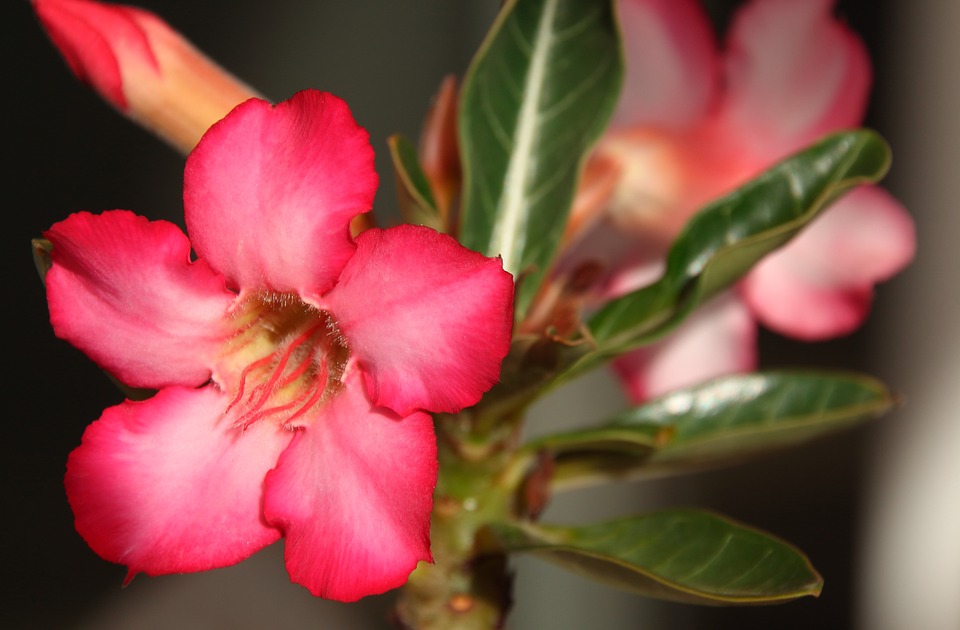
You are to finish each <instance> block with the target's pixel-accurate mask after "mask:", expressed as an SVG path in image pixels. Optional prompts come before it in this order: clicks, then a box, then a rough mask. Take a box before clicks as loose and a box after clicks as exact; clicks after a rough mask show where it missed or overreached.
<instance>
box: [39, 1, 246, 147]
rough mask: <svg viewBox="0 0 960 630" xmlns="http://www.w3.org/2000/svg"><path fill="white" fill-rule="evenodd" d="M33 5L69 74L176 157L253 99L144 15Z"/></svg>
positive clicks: (81, 4) (113, 8)
mask: <svg viewBox="0 0 960 630" xmlns="http://www.w3.org/2000/svg"><path fill="white" fill-rule="evenodd" d="M33 6H34V9H35V10H36V12H37V16H38V17H39V18H40V22H41V23H42V24H43V27H44V28H45V29H46V31H47V34H48V35H49V36H50V39H51V40H53V43H54V44H55V45H56V46H57V48H58V49H59V50H60V53H61V54H62V55H63V56H64V58H65V59H66V61H67V64H68V65H69V66H70V68H71V69H72V70H73V72H74V73H75V74H76V75H77V77H79V78H80V79H81V80H82V81H84V82H85V83H88V84H89V85H91V86H92V87H93V88H94V89H96V90H97V92H99V93H100V95H101V96H102V97H103V98H105V99H106V100H107V101H108V102H109V103H110V104H111V105H113V106H114V107H116V108H117V109H118V110H120V111H121V112H123V113H124V114H126V115H127V116H129V117H130V118H132V119H133V120H135V121H137V122H138V123H140V124H142V125H143V126H144V127H146V128H148V129H149V130H151V131H152V132H154V133H155V134H157V135H158V136H160V137H161V138H162V139H163V140H165V141H167V142H169V143H170V144H172V145H173V146H174V147H176V148H177V149H179V150H181V151H182V152H184V153H188V152H189V151H190V150H191V149H193V147H194V146H196V144H197V142H198V141H199V140H200V136H202V135H203V133H204V132H205V131H206V130H207V129H208V128H209V127H210V125H212V124H213V123H215V122H217V121H218V120H220V119H221V118H223V117H224V116H225V115H226V114H227V112H229V111H230V110H231V109H233V108H234V107H235V106H236V105H238V104H239V103H242V102H243V101H245V100H247V99H248V98H251V97H254V96H257V94H256V93H255V92H254V91H253V90H252V89H250V88H249V87H247V86H246V85H244V84H243V83H241V82H240V81H238V80H237V79H236V78H234V77H232V76H231V75H230V74H228V73H227V72H226V71H224V70H223V69H222V68H220V67H219V66H217V65H216V64H215V63H213V62H212V61H211V60H210V59H209V58H207V57H206V56H204V55H203V53H201V52H200V51H199V50H197V49H196V48H195V47H194V46H193V45H191V44H190V42H188V41H187V40H186V39H184V38H183V37H182V36H181V35H180V34H179V33H177V32H176V31H174V30H173V29H172V28H170V27H169V26H168V25H167V24H166V23H165V22H164V21H163V20H161V19H160V18H158V17H157V16H156V15H154V14H152V13H149V12H147V11H143V10H141V9H136V8H133V7H127V6H121V5H107V4H101V3H98V2H91V1H89V0H33Z"/></svg>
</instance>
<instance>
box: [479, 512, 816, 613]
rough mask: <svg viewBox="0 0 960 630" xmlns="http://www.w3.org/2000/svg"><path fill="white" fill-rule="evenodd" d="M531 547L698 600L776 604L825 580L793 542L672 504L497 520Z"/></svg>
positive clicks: (588, 570) (500, 535)
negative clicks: (577, 519) (637, 512)
mask: <svg viewBox="0 0 960 630" xmlns="http://www.w3.org/2000/svg"><path fill="white" fill-rule="evenodd" d="M490 533H491V534H492V535H493V537H494V539H495V540H496V541H497V542H498V543H499V544H500V545H502V547H503V548H505V549H506V550H508V551H522V552H529V553H532V554H534V555H536V556H538V557H541V558H543V559H544V560H548V561H550V562H553V563H555V564H558V565H560V566H563V567H565V568H567V569H571V570H573V571H576V572H578V573H581V574H584V575H586V576H588V577H591V578H593V579H595V580H598V581H601V582H604V583H607V584H610V585H612V586H617V587H620V588H623V589H626V590H628V591H632V592H635V593H638V594H640V595H646V596H649V597H656V598H659V599H668V600H673V601H679V602H686V603H694V604H714V605H716V604H773V603H779V602H783V601H788V600H791V599H796V598H799V597H804V596H807V595H813V596H817V595H819V594H820V589H821V588H822V586H823V580H822V579H821V577H820V576H819V574H817V572H816V570H815V569H814V568H813V567H812V566H811V565H810V562H809V561H808V560H807V558H806V557H805V556H804V555H803V554H802V553H800V552H799V551H798V550H797V549H795V548H794V547H792V546H790V545H789V544H787V543H785V542H783V541H780V540H778V539H776V538H773V537H771V536H769V535H768V534H765V533H763V532H760V531H758V530H756V529H752V528H750V527H746V526H744V525H740V524H738V523H735V522H733V521H730V520H728V519H726V518H723V517H720V516H718V515H715V514H711V513H707V512H701V511H696V510H668V511H663V512H657V513H654V514H647V515H643V516H636V517H632V518H626V519H621V520H616V521H610V522H607V523H600V524H597V525H589V526H586V527H554V526H547V525H536V524H523V525H510V524H496V525H492V526H490Z"/></svg>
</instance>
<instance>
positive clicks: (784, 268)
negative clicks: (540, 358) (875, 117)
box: [562, 0, 914, 400]
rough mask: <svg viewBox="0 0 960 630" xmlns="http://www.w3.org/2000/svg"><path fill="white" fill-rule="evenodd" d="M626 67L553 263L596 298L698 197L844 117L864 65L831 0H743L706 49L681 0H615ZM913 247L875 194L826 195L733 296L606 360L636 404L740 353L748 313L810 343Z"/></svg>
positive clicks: (750, 358)
mask: <svg viewBox="0 0 960 630" xmlns="http://www.w3.org/2000/svg"><path fill="white" fill-rule="evenodd" d="M618 8H619V11H620V17H621V22H622V27H623V31H624V47H625V54H626V64H627V74H626V79H625V85H624V90H623V94H622V97H621V102H620V103H619V106H618V109H617V111H616V112H615V114H614V119H613V123H612V125H611V128H610V130H609V131H608V133H606V134H605V136H604V137H603V138H602V139H601V141H600V143H599V145H598V147H597V149H596V152H595V154H594V156H593V158H592V160H591V162H590V164H589V165H588V168H587V170H586V176H585V181H584V184H583V186H582V188H581V190H580V191H579V193H578V199H577V203H576V204H575V209H574V215H573V218H572V221H571V230H570V238H571V239H572V244H571V247H570V250H569V252H570V253H569V255H568V258H567V260H566V261H565V262H564V263H562V264H565V265H567V267H568V268H569V267H570V266H571V265H574V264H576V261H578V260H579V261H583V260H590V261H596V262H600V263H601V264H602V265H604V266H605V268H607V269H609V270H611V273H610V274H609V275H608V277H607V283H606V286H605V288H604V291H605V295H607V296H610V295H617V294H622V293H624V292H626V291H629V290H632V289H636V288H639V287H640V286H642V285H643V284H645V283H647V282H650V281H652V280H654V279H655V278H656V277H657V275H658V274H659V272H660V271H661V269H662V265H663V259H664V256H665V254H666V251H667V249H668V247H669V245H670V243H671V241H672V239H673V238H674V237H675V236H676V235H677V234H678V232H679V231H680V229H681V228H682V226H683V225H684V224H685V223H686V222H687V220H688V219H690V217H691V216H692V215H693V214H694V213H695V212H696V211H697V210H698V209H699V208H701V207H703V206H704V205H706V204H707V203H709V202H710V201H712V200H714V199H716V198H717V197H719V196H721V195H723V194H725V193H727V192H730V191H732V190H734V189H735V188H737V187H738V186H739V185H741V184H743V183H745V182H746V181H747V180H748V179H749V178H751V177H753V176H755V175H758V174H759V173H760V172H762V171H763V170H764V169H765V168H767V167H769V166H772V165H773V163H775V162H776V161H778V160H780V159H782V158H784V157H786V156H788V155H789V154H791V153H793V152H795V151H798V150H800V149H802V148H803V147H805V146H807V145H808V144H811V143H812V142H814V141H815V140H817V139H818V138H819V137H821V136H822V135H824V134H826V133H828V132H831V131H838V130H841V129H844V128H852V127H856V126H858V125H859V124H860V123H861V121H862V119H863V113H864V109H865V106H866V100H867V94H868V89H869V84H870V79H871V68H870V62H869V59H868V56H867V53H866V50H865V48H864V46H863V44H862V42H861V41H860V40H859V39H858V38H857V37H856V35H854V34H853V33H852V32H851V31H850V30H849V29H848V28H847V27H846V26H845V25H844V24H842V23H841V22H840V21H839V20H838V19H836V18H835V17H834V16H833V14H832V9H833V2H832V0H752V1H751V2H748V3H747V4H746V5H744V6H743V7H742V8H741V9H740V10H739V11H738V12H737V13H736V15H735V16H734V19H733V21H732V24H731V26H730V30H729V32H728V34H727V40H726V46H725V48H724V50H723V52H721V51H720V50H719V49H718V46H717V44H716V42H715V38H714V34H713V30H712V27H711V25H710V23H709V21H708V19H707V16H706V15H705V14H704V13H703V11H702V10H701V8H700V7H699V6H698V3H697V2H696V1H695V0H620V2H619V5H618ZM913 252H914V229H913V223H912V221H911V219H910V218H909V216H908V215H907V214H906V212H905V211H904V209H903V208H902V207H901V205H900V204H899V203H898V202H897V201H896V200H895V199H893V197H892V196H891V195H889V194H888V193H887V192H886V191H884V190H883V189H881V188H879V187H875V186H863V187H860V188H858V189H857V190H855V191H853V192H851V193H849V194H848V195H847V196H845V197H843V198H842V199H841V200H840V201H838V202H836V203H835V204H834V205H833V206H832V207H831V208H830V209H829V210H827V212H825V213H824V215H823V216H821V217H820V218H818V219H817V221H816V222H814V224H813V225H812V226H811V227H810V228H809V229H807V230H806V231H805V232H803V233H802V234H801V235H800V236H799V237H797V238H796V239H794V240H793V241H791V243H790V244H788V245H787V246H786V247H784V248H783V249H781V250H779V251H778V252H775V253H774V254H772V255H770V256H768V257H767V258H766V259H765V260H763V261H762V262H761V263H760V264H759V265H758V266H757V267H755V268H754V269H753V270H751V272H750V273H749V274H748V275H747V277H746V278H745V279H744V280H743V281H742V282H741V283H740V285H739V286H738V287H737V290H736V291H735V292H731V293H730V294H729V295H727V296H725V297H721V298H718V300H717V301H716V303H714V304H712V305H709V306H708V307H707V308H706V309H705V310H702V311H701V312H698V313H696V314H694V315H693V316H692V317H691V319H690V320H689V321H688V322H687V323H686V324H685V325H683V326H681V328H679V329H678V330H677V331H675V332H674V333H672V334H671V335H670V336H668V337H666V338H665V339H664V340H662V341H660V342H659V343H656V344H654V345H652V346H649V347H645V348H642V349H640V350H638V351H636V352H635V353H634V354H632V355H630V356H627V357H625V358H623V359H622V360H620V361H619V362H618V363H617V365H616V368H617V373H618V374H619V375H620V376H621V377H622V379H623V381H624V384H625V385H626V389H627V390H628V392H629V394H630V395H631V397H632V398H634V399H636V400H643V399H645V398H648V397H650V396H652V395H656V394H660V393H663V392H665V391H669V390H670V389H674V388H676V387H681V386H684V385H689V384H692V383H695V382H698V381H701V380H704V379H706V378H709V377H713V376H717V375H720V374H724V373H729V372H736V371H747V370H750V369H753V367H754V366H755V363H756V351H755V341H754V339H755V336H756V322H760V323H762V324H763V325H765V326H767V327H769V328H771V329H773V330H775V331H777V332H780V333H782V334H785V335H788V336H792V337H796V338H799V339H805V340H817V339H825V338H829V337H833V336H836V335H842V334H845V333H849V332H851V331H852V330H853V329H855V328H856V327H857V326H859V325H860V324H861V322H862V321H863V319H864V318H865V317H866V314H867V312H868V310H869V307H870V302H871V297H872V293H873V286H874V284H875V283H877V282H879V281H882V280H885V279H887V278H889V277H890V276H892V275H894V274H895V273H897V272H898V271H899V270H900V269H902V268H903V267H904V266H905V265H906V264H907V263H908V262H909V261H910V260H911V258H912V256H913Z"/></svg>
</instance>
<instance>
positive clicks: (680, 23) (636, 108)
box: [613, 0, 720, 128]
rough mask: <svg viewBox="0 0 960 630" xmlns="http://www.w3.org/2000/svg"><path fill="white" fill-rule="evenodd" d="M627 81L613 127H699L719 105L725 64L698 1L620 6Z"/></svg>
mask: <svg viewBox="0 0 960 630" xmlns="http://www.w3.org/2000/svg"><path fill="white" fill-rule="evenodd" d="M617 8H618V9H619V14H620V23H621V28H622V29H623V45H624V55H625V58H626V76H625V78H624V85H623V91H622V92H621V96H620V103H619V106H618V108H617V112H616V113H615V114H614V119H613V124H614V125H615V126H617V127H626V126H634V125H664V126H667V127H673V128H677V127H684V126H687V125H691V124H694V123H696V122H698V121H699V120H700V118H701V117H702V116H704V115H705V114H706V113H707V111H708V110H709V109H710V107H711V106H712V105H713V104H714V100H715V98H716V95H717V89H718V83H719V79H720V62H719V57H718V54H717V46H716V42H715V39H714V34H713V29H712V27H711V25H710V22H709V20H708V19H707V16H706V14H705V13H704V12H703V10H702V9H701V7H700V6H699V3H698V2H697V1H696V0H620V1H619V2H618V3H617Z"/></svg>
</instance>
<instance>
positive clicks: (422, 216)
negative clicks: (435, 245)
mask: <svg viewBox="0 0 960 630" xmlns="http://www.w3.org/2000/svg"><path fill="white" fill-rule="evenodd" d="M387 146H389V147H390V159H391V160H393V170H394V174H395V176H396V181H397V197H398V199H399V203H400V212H401V213H402V214H403V218H404V221H405V222H406V223H412V224H415V225H426V226H428V227H432V228H433V229H435V230H437V231H440V232H443V231H444V230H445V229H446V226H445V225H444V221H443V219H442V217H441V216H440V213H439V211H438V210H437V204H436V202H435V201H434V199H433V192H432V191H431V190H430V182H429V181H427V177H426V175H425V174H424V172H423V169H421V168H420V162H419V160H418V159H417V149H416V147H414V146H413V143H412V142H410V141H409V140H407V139H406V138H404V137H403V136H401V135H399V134H395V135H392V136H390V137H389V138H387Z"/></svg>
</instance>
